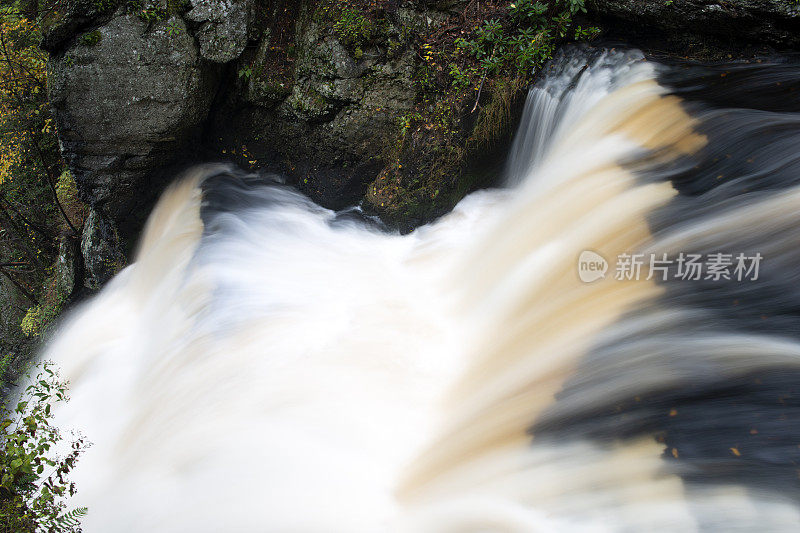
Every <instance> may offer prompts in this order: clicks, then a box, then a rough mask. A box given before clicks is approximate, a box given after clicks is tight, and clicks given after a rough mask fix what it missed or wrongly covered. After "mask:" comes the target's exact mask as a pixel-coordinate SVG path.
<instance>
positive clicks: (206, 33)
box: [186, 0, 253, 63]
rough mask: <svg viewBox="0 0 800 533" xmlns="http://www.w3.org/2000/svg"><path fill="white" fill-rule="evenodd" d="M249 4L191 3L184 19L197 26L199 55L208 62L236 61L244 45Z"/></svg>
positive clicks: (234, 0)
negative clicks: (195, 23)
mask: <svg viewBox="0 0 800 533" xmlns="http://www.w3.org/2000/svg"><path fill="white" fill-rule="evenodd" d="M252 4H253V2H252V0H192V6H193V8H192V10H191V11H189V12H188V13H187V14H186V19H187V20H190V21H192V22H197V23H199V24H200V27H199V28H198V29H197V31H196V35H197V40H198V41H199V42H200V54H201V55H202V56H203V57H205V58H206V59H208V60H210V61H214V62H217V63H227V62H228V61H233V60H234V59H236V58H237V57H239V56H240V55H241V53H242V51H244V47H245V46H246V45H247V38H248V28H249V27H250V24H249V19H250V16H251V13H252V10H253V6H252Z"/></svg>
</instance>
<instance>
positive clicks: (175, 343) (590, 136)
mask: <svg viewBox="0 0 800 533" xmlns="http://www.w3.org/2000/svg"><path fill="white" fill-rule="evenodd" d="M726 78H727V79H733V80H735V83H733V82H732V83H730V84H728V85H726V84H725V83H723V82H724V81H725V79H726ZM798 79H800V76H799V75H798V69H797V68H796V67H793V66H791V65H788V64H777V63H776V64H771V63H769V62H766V63H762V64H759V65H757V66H744V65H739V66H730V67H725V68H722V67H701V66H695V67H692V68H688V69H687V68H685V67H681V66H678V67H674V66H673V67H666V66H662V65H658V64H656V63H653V62H651V61H647V60H645V59H644V58H643V56H642V55H641V54H639V53H638V52H635V51H613V50H607V51H603V52H598V51H585V50H578V49H576V50H572V51H569V52H567V53H565V54H564V55H563V56H562V57H561V58H560V59H558V60H555V61H553V62H552V64H551V65H550V66H549V68H548V74H547V76H545V77H544V79H543V80H542V81H541V82H539V83H538V84H537V85H536V86H535V87H534V88H532V90H531V92H530V95H529V98H528V103H527V106H526V109H525V112H524V117H523V120H522V124H521V126H520V131H519V133H518V135H517V136H516V140H515V144H514V147H513V150H512V156H511V158H510V163H509V170H508V177H507V178H508V179H507V182H508V184H509V185H508V187H507V188H505V189H498V190H488V191H481V192H476V193H474V194H472V195H470V196H469V197H467V198H466V199H464V200H463V201H462V202H461V203H460V204H459V205H458V206H457V207H456V208H455V210H454V211H453V212H452V213H451V214H449V215H447V216H445V217H443V218H442V219H440V220H438V221H437V222H435V223H433V224H430V225H428V226H426V227H422V228H420V229H418V230H416V231H415V232H413V233H411V234H410V235H406V236H400V235H395V234H388V233H386V232H384V231H382V230H381V229H380V228H378V227H377V226H376V225H375V224H372V223H371V222H370V221H369V220H367V219H365V218H363V217H359V216H358V213H357V212H356V213H355V214H354V213H353V212H350V213H339V214H337V213H334V212H332V211H329V210H326V209H323V208H320V207H318V206H316V205H315V204H313V203H312V202H311V201H310V200H308V199H307V198H305V197H303V196H302V195H301V194H299V193H298V192H296V191H295V190H293V189H292V188H290V187H287V186H285V185H282V184H281V183H279V181H278V180H277V179H274V178H271V177H269V176H260V177H259V176H242V175H237V174H236V173H235V172H233V171H231V170H230V169H229V168H228V167H223V166H203V167H199V168H197V169H195V170H192V171H190V172H189V173H188V174H187V175H186V176H184V177H182V178H181V180H180V181H179V182H178V183H176V185H174V186H173V187H172V188H171V189H170V190H169V191H167V192H166V193H165V194H164V196H163V197H162V199H161V201H160V203H159V205H158V206H157V207H156V209H155V211H154V213H153V214H152V216H151V218H150V220H149V222H148V225H147V227H146V229H145V232H144V234H143V237H142V242H141V245H140V250H139V252H138V255H137V258H136V261H135V262H134V263H133V264H132V265H131V266H129V267H127V268H126V269H125V270H124V271H123V272H121V273H120V274H119V275H118V276H117V277H116V278H115V279H114V280H112V281H111V282H110V283H109V284H108V286H107V287H106V288H105V289H104V290H103V291H102V292H101V293H100V294H99V295H98V296H97V297H95V298H94V299H93V300H92V301H90V302H89V303H87V304H85V305H83V306H82V307H81V308H80V309H78V310H76V311H75V312H74V313H73V314H72V315H71V316H70V317H69V318H68V319H67V320H66V322H65V324H64V325H63V327H62V328H61V332H60V333H59V335H58V337H57V338H56V339H55V340H54V341H53V343H52V344H51V345H50V347H49V349H48V353H47V354H46V357H48V358H50V359H53V360H55V361H56V362H57V363H58V365H59V366H60V368H61V370H62V374H63V375H64V377H66V378H67V379H69V380H70V382H71V397H72V400H71V402H70V403H69V404H67V405H66V406H64V407H63V408H61V409H60V410H59V412H58V421H59V423H60V424H61V425H62V426H64V427H72V428H78V429H80V431H81V432H82V433H83V434H84V435H85V436H86V437H87V438H88V440H90V441H91V442H92V443H93V446H92V447H91V448H90V449H89V450H88V451H87V452H86V454H85V456H84V457H83V458H82V460H81V462H80V463H79V465H78V468H77V469H76V471H75V475H74V478H75V481H76V484H77V486H78V489H79V493H78V495H77V496H76V497H75V498H74V499H73V500H74V501H73V502H71V503H73V504H75V505H87V506H88V507H89V515H88V517H87V518H86V519H85V521H84V525H85V528H84V529H85V531H87V532H90V533H91V532H128V531H130V532H142V531H158V532H161V531H163V532H184V531H185V532H220V531H226V532H227V531H243V532H257V531H296V532H313V531H318V532H331V531H342V532H357V531H364V532H378V531H410V532H477V531H503V532H510V531H514V532H517V531H519V532H535V531H568V532H573V531H681V532H683V531H694V530H711V531H726V532H727V531H736V530H750V529H752V528H753V527H756V526H757V527H758V528H759V529H761V530H764V531H770V530H775V531H794V530H796V529H797V526H798V521H799V520H800V514H798V509H797V507H796V501H797V495H798V493H799V492H800V478H798V469H797V468H798V467H797V466H796V465H797V464H798V462H800V453H799V452H800V447H799V446H800V402H799V401H798V397H797V393H796V391H797V390H798V388H800V379H798V377H800V372H798V370H799V368H798V367H800V343H798V339H797V337H798V336H800V318H798V304H800V284H798V282H799V281H800V279H799V278H800V272H799V271H798V267H800V246H798V244H800V243H799V242H798V228H800V188H799V187H798V185H797V182H798V179H800V118H798V114H797V113H796V111H797V109H794V108H792V106H793V105H794V106H796V104H794V103H791V102H790V101H789V100H786V97H785V95H787V94H790V93H791V92H792V91H794V90H796V89H797V80H798ZM776 84H777V85H776ZM778 87H780V88H778ZM770 91H772V92H770ZM795 94H796V93H795ZM781 95H783V96H781ZM781 98H784V100H783V101H785V102H787V103H785V104H781V103H780V102H781ZM794 98H795V99H796V96H795V97H794ZM584 252H588V255H587V253H584ZM636 252H641V253H643V254H645V256H644V257H646V258H649V254H650V253H653V254H655V255H656V256H657V257H658V258H662V255H663V254H667V255H668V256H669V258H672V259H675V258H677V257H678V256H679V254H680V253H685V254H690V253H693V254H699V255H702V256H703V257H704V258H705V259H706V260H707V259H708V256H709V255H713V254H715V253H726V254H731V256H732V260H733V262H734V264H733V265H731V267H730V271H729V277H730V278H731V279H725V278H724V277H720V278H719V279H713V276H712V277H711V278H709V279H706V272H704V273H703V276H701V279H698V280H681V279H675V278H677V277H679V274H682V272H679V271H678V264H677V262H675V263H671V264H670V266H669V267H668V268H667V269H666V270H663V271H655V275H653V276H650V275H649V274H650V272H649V270H648V268H649V265H648V264H647V263H645V266H643V267H642V274H641V276H640V279H638V280H636V279H631V280H617V279H615V277H616V274H617V268H618V267H619V261H618V257H619V254H621V253H628V254H633V253H636ZM582 253H583V254H582ZM738 254H742V255H743V257H750V258H752V257H755V256H756V254H760V255H761V257H762V260H761V262H760V264H759V268H760V269H759V272H758V275H757V276H754V272H753V270H752V268H751V269H750V271H749V272H744V273H745V274H747V275H746V276H744V279H742V280H739V279H737V272H736V271H735V270H734V267H735V266H736V265H735V263H736V261H735V258H736V256H737V255H738ZM579 258H580V263H581V264H579ZM603 260H607V265H606V269H607V270H606V271H605V273H604V274H603V272H602V262H603ZM706 262H707V261H706ZM590 263H591V265H590ZM717 263H719V261H718V262H717ZM752 263H753V261H751V264H750V266H751V267H752ZM665 264H666V263H665ZM704 266H705V267H706V269H710V268H712V267H711V266H709V265H707V264H706V265H704ZM579 267H580V269H579ZM597 269H600V270H597ZM598 272H600V274H599V275H598V274H597V273H598ZM738 274H742V272H741V271H740V272H738ZM603 275H604V277H598V279H589V278H594V277H597V276H603ZM629 277H635V276H633V275H631V276H629ZM647 278H650V279H647ZM665 278H666V279H665ZM753 278H755V279H753ZM582 279H583V280H584V281H582Z"/></svg>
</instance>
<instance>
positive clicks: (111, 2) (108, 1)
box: [94, 0, 117, 13]
mask: <svg viewBox="0 0 800 533" xmlns="http://www.w3.org/2000/svg"><path fill="white" fill-rule="evenodd" d="M116 6H117V1H116V0H94V8H95V9H96V10H97V11H99V12H100V13H105V12H106V11H109V10H111V9H114V8H115V7H116Z"/></svg>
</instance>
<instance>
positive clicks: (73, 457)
mask: <svg viewBox="0 0 800 533" xmlns="http://www.w3.org/2000/svg"><path fill="white" fill-rule="evenodd" d="M67 400H68V398H67V383H66V382H64V381H63V380H61V379H60V378H59V376H58V374H57V372H56V371H55V369H54V366H53V364H52V363H47V362H46V363H43V364H42V365H41V366H40V372H39V373H38V375H37V376H36V379H35V380H33V381H32V383H31V385H29V386H28V387H27V388H26V389H25V391H24V392H23V394H22V396H21V398H20V400H19V402H18V403H17V405H16V407H15V408H14V409H13V410H10V409H8V408H7V407H6V406H3V407H2V408H0V430H1V431H2V440H0V531H3V532H9V533H10V532H15V533H16V532H18V533H23V532H27V533H34V532H38V531H46V532H56V533H67V532H78V531H80V518H81V517H83V516H85V515H86V514H87V509H86V508H85V507H81V508H77V509H74V510H71V511H67V504H66V501H65V500H66V499H67V498H69V497H70V496H73V495H74V494H75V492H76V487H75V484H74V483H73V482H71V481H70V480H69V474H70V473H71V472H72V470H73V469H74V467H75V464H76V462H77V460H78V457H79V456H80V455H81V453H82V452H83V451H84V450H85V448H86V447H87V444H86V442H85V440H84V439H83V438H82V437H77V438H75V440H73V441H72V442H71V444H70V446H69V450H68V451H67V452H66V455H64V456H60V457H59V456H58V455H57V454H56V448H57V446H58V445H59V444H61V443H62V441H63V437H62V435H61V432H60V431H59V430H58V428H57V427H55V426H54V425H53V410H52V408H53V406H54V405H56V404H58V403H60V402H65V401H67Z"/></svg>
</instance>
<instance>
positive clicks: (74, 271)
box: [55, 236, 83, 299]
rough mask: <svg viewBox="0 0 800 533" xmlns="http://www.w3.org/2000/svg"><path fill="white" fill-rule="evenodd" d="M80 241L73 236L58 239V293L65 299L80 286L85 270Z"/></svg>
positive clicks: (56, 272) (56, 269)
mask: <svg viewBox="0 0 800 533" xmlns="http://www.w3.org/2000/svg"><path fill="white" fill-rule="evenodd" d="M82 262H83V259H82V256H81V250H80V243H79V242H78V240H77V239H75V238H73V237H71V236H64V237H61V238H60V239H59V241H58V257H57V259H56V268H55V274H56V293H57V294H58V295H59V297H61V298H63V299H69V298H70V297H71V296H72V295H73V293H75V291H76V289H77V288H78V284H79V282H80V279H81V272H82V270H83V265H82Z"/></svg>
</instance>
